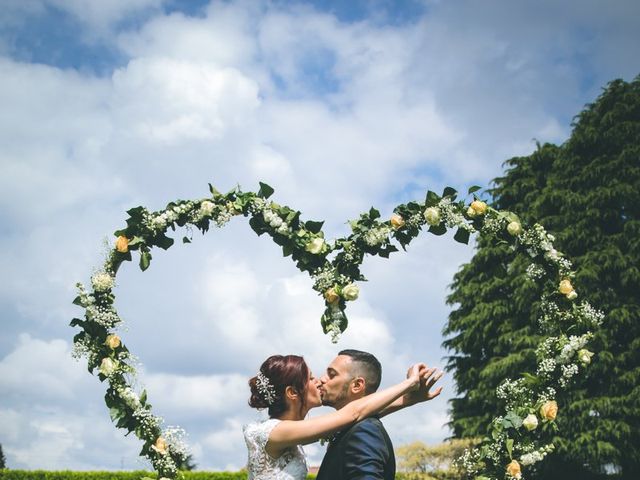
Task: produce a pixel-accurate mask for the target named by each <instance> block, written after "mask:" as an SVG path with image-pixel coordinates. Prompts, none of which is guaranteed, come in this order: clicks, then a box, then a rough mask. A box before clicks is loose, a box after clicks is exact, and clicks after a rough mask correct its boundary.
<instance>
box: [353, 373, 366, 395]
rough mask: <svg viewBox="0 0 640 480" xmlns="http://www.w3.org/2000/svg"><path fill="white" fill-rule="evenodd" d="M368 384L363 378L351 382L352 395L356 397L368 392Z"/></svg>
mask: <svg viewBox="0 0 640 480" xmlns="http://www.w3.org/2000/svg"><path fill="white" fill-rule="evenodd" d="M366 386H367V385H366V382H365V380H364V378H362V377H356V378H354V379H353V380H352V382H351V393H353V394H354V395H361V394H363V393H364V392H365V390H366Z"/></svg>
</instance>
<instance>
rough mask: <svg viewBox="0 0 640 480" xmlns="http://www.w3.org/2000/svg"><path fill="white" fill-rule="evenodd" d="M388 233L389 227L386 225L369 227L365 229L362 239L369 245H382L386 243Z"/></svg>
mask: <svg viewBox="0 0 640 480" xmlns="http://www.w3.org/2000/svg"><path fill="white" fill-rule="evenodd" d="M390 233H391V228H389V227H388V226H387V225H380V226H379V227H377V228H371V229H369V230H367V231H366V232H365V234H364V241H365V243H366V244H367V245H369V246H370V247H375V246H376V245H382V244H383V243H387V242H388V241H389V234H390Z"/></svg>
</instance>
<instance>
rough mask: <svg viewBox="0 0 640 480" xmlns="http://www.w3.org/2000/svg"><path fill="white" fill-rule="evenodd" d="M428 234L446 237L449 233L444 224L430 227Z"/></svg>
mask: <svg viewBox="0 0 640 480" xmlns="http://www.w3.org/2000/svg"><path fill="white" fill-rule="evenodd" d="M428 232H429V233H433V234H434V235H444V234H445V233H447V227H445V226H444V225H442V224H440V225H432V226H431V227H429V230H428Z"/></svg>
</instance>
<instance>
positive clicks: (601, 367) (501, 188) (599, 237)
mask: <svg viewBox="0 0 640 480" xmlns="http://www.w3.org/2000/svg"><path fill="white" fill-rule="evenodd" d="M573 127H574V129H573V132H572V135H571V137H570V139H569V140H568V141H567V142H566V143H564V144H563V145H561V146H555V145H550V144H545V145H538V149H537V150H536V151H535V152H534V153H533V154H531V155H530V156H527V157H517V158H512V159H510V160H508V161H507V162H505V166H506V167H507V170H506V173H505V175H504V176H503V177H500V178H497V179H495V180H494V184H495V188H493V189H492V190H491V192H490V193H491V194H492V196H493V206H494V207H495V208H497V209H500V210H509V211H512V212H514V213H516V214H517V215H519V216H520V218H522V219H523V221H525V222H533V221H537V222H538V223H540V224H542V225H543V226H544V227H545V228H546V230H547V231H549V232H550V233H552V234H554V235H555V236H556V247H557V248H558V249H559V250H561V251H562V252H563V253H565V254H566V255H567V257H568V258H570V259H572V261H574V264H575V270H576V276H575V278H574V279H573V280H572V283H573V284H574V285H575V286H576V290H577V291H578V292H580V295H581V296H584V297H587V298H589V300H590V302H591V304H592V305H593V306H594V307H596V308H598V309H600V310H602V311H604V312H606V313H607V316H606V318H605V321H604V325H603V328H602V329H601V330H600V331H599V332H597V334H596V337H595V339H594V341H593V345H594V347H595V348H596V350H597V351H598V354H597V355H596V356H595V357H594V358H593V364H592V365H591V366H590V369H589V370H588V373H587V375H586V376H585V377H581V379H580V380H579V383H578V385H577V389H576V390H574V391H572V392H570V393H569V394H567V395H565V396H563V397H562V398H559V407H560V412H561V415H559V420H558V427H559V431H558V432H557V434H556V435H557V438H556V439H555V443H556V446H557V447H558V448H557V449H556V452H555V453H554V454H553V455H551V456H550V457H549V458H548V459H547V461H545V462H543V463H542V464H540V466H539V467H538V470H534V471H533V472H531V471H525V474H526V475H527V477H528V478H545V479H550V478H563V479H571V478H597V477H598V476H604V475H605V474H610V473H612V472H613V473H616V474H618V475H619V476H620V478H629V479H631V478H634V479H635V478H640V348H639V347H640V321H639V320H640V296H639V295H638V292H639V291H640V77H638V78H636V79H635V80H634V81H633V82H629V83H627V82H624V81H621V80H616V81H614V82H611V83H610V84H609V85H608V86H607V88H606V89H605V91H604V92H603V94H602V95H601V96H600V97H599V98H598V99H597V101H596V102H595V103H594V104H591V105H588V106H587V107H586V108H585V110H584V111H583V112H582V113H581V114H580V115H578V116H577V117H576V119H575V121H574V124H573ZM528 261H529V260H528V259H527V258H526V255H524V254H517V255H516V254H515V253H514V251H513V250H512V249H510V248H509V247H508V246H506V245H496V244H495V242H493V241H491V240H490V239H489V238H487V236H484V235H481V236H480V237H479V239H478V246H477V252H476V254H475V255H474V257H473V259H472V260H471V262H470V263H468V264H466V265H464V266H463V267H462V268H461V269H460V270H459V271H458V273H457V274H456V275H455V277H454V282H453V284H452V293H451V295H450V296H449V297H448V303H449V304H450V305H454V306H455V309H454V310H453V311H452V313H451V314H450V316H449V321H448V324H447V325H446V327H445V329H444V334H445V335H447V336H448V339H447V340H446V341H445V342H444V345H445V346H446V347H447V348H448V349H449V350H450V351H451V352H452V355H451V356H450V357H448V364H447V368H448V370H450V371H453V372H454V373H453V375H454V378H455V381H456V383H457V386H458V393H459V395H458V397H457V398H454V399H453V400H452V401H451V412H452V418H453V419H452V421H451V426H452V428H453V431H454V436H456V437H467V436H477V435H480V434H482V433H484V432H485V431H486V430H487V429H488V427H489V425H490V423H491V420H492V418H493V417H494V416H495V415H496V414H498V412H500V411H501V405H500V402H499V401H498V400H497V398H496V393H495V389H496V387H497V386H498V384H499V383H500V382H501V381H502V380H503V379H504V378H505V377H511V378H516V377H519V376H520V375H521V373H522V372H525V371H532V370H533V369H534V368H535V362H536V358H535V354H534V350H535V348H536V347H537V345H538V344H539V342H540V341H541V337H540V336H539V335H538V334H537V333H536V332H537V321H538V306H539V305H538V303H537V299H539V298H540V291H541V288H542V286H541V285H539V284H537V283H535V282H531V281H530V280H528V278H527V276H526V275H525V272H524V269H525V268H526V266H527V264H528ZM608 478H611V476H608Z"/></svg>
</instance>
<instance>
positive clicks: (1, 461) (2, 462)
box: [0, 443, 7, 470]
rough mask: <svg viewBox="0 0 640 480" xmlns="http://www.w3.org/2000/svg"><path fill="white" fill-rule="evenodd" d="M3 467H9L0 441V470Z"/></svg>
mask: <svg viewBox="0 0 640 480" xmlns="http://www.w3.org/2000/svg"><path fill="white" fill-rule="evenodd" d="M3 468H7V459H6V458H5V457H4V452H3V451H2V444H1V443H0V470H2V469H3Z"/></svg>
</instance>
